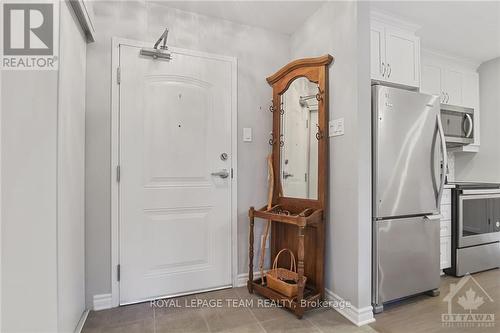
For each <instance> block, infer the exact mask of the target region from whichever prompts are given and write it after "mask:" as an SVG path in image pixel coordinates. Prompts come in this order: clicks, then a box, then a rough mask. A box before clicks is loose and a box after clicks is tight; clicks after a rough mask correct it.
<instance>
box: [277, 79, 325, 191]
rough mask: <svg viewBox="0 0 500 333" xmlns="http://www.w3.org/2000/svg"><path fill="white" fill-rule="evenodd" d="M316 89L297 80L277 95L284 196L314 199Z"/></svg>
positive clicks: (316, 150)
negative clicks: (279, 99)
mask: <svg viewBox="0 0 500 333" xmlns="http://www.w3.org/2000/svg"><path fill="white" fill-rule="evenodd" d="M318 89H319V86H318V84H317V83H315V82H311V81H309V79H308V78H306V77H298V78H296V79H295V80H293V81H292V82H291V83H290V86H288V89H287V90H286V91H285V92H284V93H283V94H281V109H280V115H281V125H280V126H281V133H282V137H281V143H280V144H281V147H280V148H281V149H280V161H281V174H280V177H281V184H282V190H283V195H284V196H285V197H293V198H301V199H318V139H317V138H316V134H317V130H318V127H319V122H318V106H319V104H318V103H319V100H318V98H319V97H320V96H319V95H318V91H319V90H318Z"/></svg>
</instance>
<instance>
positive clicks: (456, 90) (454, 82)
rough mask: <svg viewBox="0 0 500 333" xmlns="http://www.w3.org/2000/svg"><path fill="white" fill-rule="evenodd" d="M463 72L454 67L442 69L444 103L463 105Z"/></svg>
mask: <svg viewBox="0 0 500 333" xmlns="http://www.w3.org/2000/svg"><path fill="white" fill-rule="evenodd" d="M463 85H464V73H463V72H462V71H459V70H456V69H449V68H446V69H445V71H444V85H443V87H442V91H443V92H444V94H445V95H446V100H445V103H446V104H451V105H463V104H462V95H463Z"/></svg>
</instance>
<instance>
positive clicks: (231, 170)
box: [231, 168, 233, 179]
mask: <svg viewBox="0 0 500 333" xmlns="http://www.w3.org/2000/svg"><path fill="white" fill-rule="evenodd" d="M232 178H233V168H231V179H232Z"/></svg>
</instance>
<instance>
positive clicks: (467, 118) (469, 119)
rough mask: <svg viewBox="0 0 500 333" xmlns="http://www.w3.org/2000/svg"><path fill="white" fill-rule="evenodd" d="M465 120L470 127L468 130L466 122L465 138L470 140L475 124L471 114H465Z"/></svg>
mask: <svg viewBox="0 0 500 333" xmlns="http://www.w3.org/2000/svg"><path fill="white" fill-rule="evenodd" d="M465 119H466V120H467V123H469V126H468V128H467V129H465V128H466V125H465V124H466V122H464V132H465V137H466V138H470V135H471V134H472V128H473V127H474V123H473V122H472V117H471V116H470V114H468V113H466V114H465Z"/></svg>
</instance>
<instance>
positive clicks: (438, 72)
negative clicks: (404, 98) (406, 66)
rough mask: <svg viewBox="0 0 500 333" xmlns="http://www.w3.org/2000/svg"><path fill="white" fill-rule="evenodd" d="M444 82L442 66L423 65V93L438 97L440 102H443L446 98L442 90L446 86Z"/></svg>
mask: <svg viewBox="0 0 500 333" xmlns="http://www.w3.org/2000/svg"><path fill="white" fill-rule="evenodd" d="M443 80H444V74H443V69H442V68H441V67H440V66H436V65H434V64H425V63H422V81H421V88H420V91H421V92H425V93H428V94H431V95H438V96H440V100H441V101H443V99H444V96H443V91H442V88H441V87H443V85H444V83H443Z"/></svg>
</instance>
